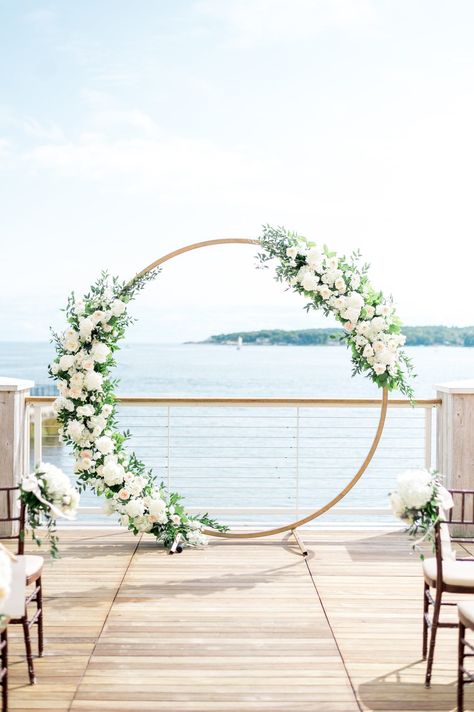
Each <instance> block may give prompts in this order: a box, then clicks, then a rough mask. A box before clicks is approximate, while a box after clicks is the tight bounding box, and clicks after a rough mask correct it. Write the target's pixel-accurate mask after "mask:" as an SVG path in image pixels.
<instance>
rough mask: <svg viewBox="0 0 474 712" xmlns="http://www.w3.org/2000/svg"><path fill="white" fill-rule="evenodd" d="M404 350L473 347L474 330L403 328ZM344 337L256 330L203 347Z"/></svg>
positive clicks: (332, 332)
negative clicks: (426, 347)
mask: <svg viewBox="0 0 474 712" xmlns="http://www.w3.org/2000/svg"><path fill="white" fill-rule="evenodd" d="M403 333H404V334H405V336H406V342H405V346H474V326H404V327H403ZM343 335H344V331H343V329H337V328H334V329H295V330H291V331H286V330H284V329H259V330H258V331H234V332H230V333H228V334H214V335H212V336H210V337H209V338H208V339H206V341H204V342H202V343H210V344H225V343H234V342H237V341H238V339H239V337H241V338H242V341H243V343H244V344H258V343H260V344H262V343H263V344H272V345H287V344H288V345H293V346H320V345H323V346H324V345H328V344H329V345H331V344H337V343H338V342H339V341H340V340H341V338H342V337H343Z"/></svg>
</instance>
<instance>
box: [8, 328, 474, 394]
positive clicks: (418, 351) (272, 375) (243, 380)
mask: <svg viewBox="0 0 474 712" xmlns="http://www.w3.org/2000/svg"><path fill="white" fill-rule="evenodd" d="M406 351H407V353H408V355H409V356H410V358H411V359H412V360H413V364H414V367H415V371H416V373H417V378H415V379H414V381H413V385H414V388H415V392H416V396H417V397H418V398H430V397H434V394H435V388H434V386H435V384H436V383H440V382H445V381H450V380H459V379H463V378H473V377H474V348H462V347H448V346H427V347H423V346H417V347H411V348H407V349H406ZM53 356H54V351H53V347H52V345H51V344H48V343H46V344H39V343H26V342H23V343H21V342H16V343H15V342H9V343H0V375H5V376H14V377H16V378H30V379H32V380H34V381H35V383H36V384H47V383H48V382H49V379H48V375H47V365H48V362H49V361H50V360H51V359H52V357H53ZM117 361H118V366H117V368H116V376H117V378H119V379H120V385H119V388H118V393H120V394H121V395H148V396H229V397H230V396H236V397H239V396H241V397H245V396H262V397H265V396H266V397H277V396H292V397H293V396H294V397H306V398H309V397H348V398H350V397H359V396H367V397H370V396H373V395H376V394H377V392H378V389H377V388H376V387H375V386H374V385H373V384H371V383H370V381H368V380H367V379H366V378H363V377H362V376H357V377H356V378H352V377H351V364H350V357H349V353H348V351H347V349H346V348H345V347H343V346H245V344H244V346H243V347H242V349H240V350H238V349H237V348H236V347H235V346H224V345H222V346H221V345H214V344H138V343H135V344H134V343H132V344H129V343H127V344H125V345H124V346H123V347H122V349H121V351H119V352H118V354H117Z"/></svg>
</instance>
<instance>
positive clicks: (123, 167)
mask: <svg viewBox="0 0 474 712" xmlns="http://www.w3.org/2000/svg"><path fill="white" fill-rule="evenodd" d="M116 118H117V117H116ZM119 118H120V117H119ZM123 118H124V117H121V119H123ZM128 118H129V120H133V121H134V122H135V125H136V126H138V125H139V126H140V128H141V129H145V130H151V129H154V130H157V128H156V127H155V126H154V125H153V124H152V123H150V124H148V123H147V122H146V120H145V117H144V115H141V114H139V113H136V114H133V113H132V114H130V115H129V117H128ZM102 120H105V115H103V117H102ZM23 160H24V161H25V162H26V163H27V165H28V166H29V167H30V169H34V170H36V171H38V172H40V173H41V172H43V171H50V172H52V173H56V174H58V175H60V176H62V177H67V178H76V179H79V180H82V181H87V182H90V181H93V182H97V183H100V184H101V186H102V188H103V189H104V190H105V191H119V192H122V191H123V192H125V193H127V194H135V193H138V192H140V193H142V194H143V193H152V194H154V195H156V196H157V197H159V198H160V199H161V200H163V201H165V202H168V203H169V202H171V203H174V202H177V203H182V200H183V196H184V195H186V200H187V201H188V202H191V203H192V202H194V201H203V200H205V201H207V202H209V203H211V204H212V203H213V202H215V201H216V200H217V199H218V198H219V196H225V197H226V198H227V199H228V198H229V197H230V198H232V195H235V199H236V200H239V199H241V198H242V196H243V194H245V195H246V196H247V197H251V196H252V194H253V192H254V187H255V183H256V182H257V183H258V182H259V181H263V180H264V177H265V175H266V174H267V172H268V169H269V166H268V164H265V166H263V165H262V164H260V163H259V161H257V160H256V159H253V158H250V157H249V156H247V155H245V153H244V152H241V151H239V150H232V149H224V148H220V147H218V146H216V145H215V144H213V143H212V142H210V141H206V140H199V139H187V138H179V137H163V138H148V137H137V138H116V139H111V138H109V137H107V136H105V135H104V134H102V133H93V132H88V133H83V134H81V136H80V137H79V139H78V140H77V141H72V140H70V141H66V142H63V143H44V144H42V145H39V146H37V147H36V148H34V149H33V150H32V151H30V152H28V153H26V154H24V155H23Z"/></svg>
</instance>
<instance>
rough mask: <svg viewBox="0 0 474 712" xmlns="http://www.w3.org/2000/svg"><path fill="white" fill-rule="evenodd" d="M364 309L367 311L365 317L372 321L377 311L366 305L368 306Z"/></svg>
mask: <svg viewBox="0 0 474 712" xmlns="http://www.w3.org/2000/svg"><path fill="white" fill-rule="evenodd" d="M364 309H365V315H366V317H367V319H372V317H373V316H374V314H375V309H374V307H373V306H371V305H370V304H366V306H365V307H364Z"/></svg>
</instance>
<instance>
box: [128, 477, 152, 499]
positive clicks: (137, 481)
mask: <svg viewBox="0 0 474 712" xmlns="http://www.w3.org/2000/svg"><path fill="white" fill-rule="evenodd" d="M147 483H148V480H147V479H146V478H145V477H139V476H137V475H133V476H132V477H131V478H130V479H128V481H127V487H128V489H129V490H130V494H131V495H132V497H138V496H139V495H140V494H141V493H142V490H143V488H144V486H145V485H146V484H147Z"/></svg>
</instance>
